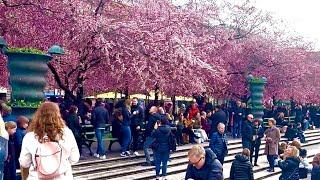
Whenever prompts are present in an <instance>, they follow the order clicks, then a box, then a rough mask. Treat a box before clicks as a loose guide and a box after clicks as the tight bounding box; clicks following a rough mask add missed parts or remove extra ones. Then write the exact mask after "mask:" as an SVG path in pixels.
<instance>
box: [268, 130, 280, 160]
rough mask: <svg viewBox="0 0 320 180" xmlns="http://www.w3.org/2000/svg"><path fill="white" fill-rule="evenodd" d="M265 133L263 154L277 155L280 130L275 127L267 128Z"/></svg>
mask: <svg viewBox="0 0 320 180" xmlns="http://www.w3.org/2000/svg"><path fill="white" fill-rule="evenodd" d="M264 134H265V135H266V146H265V151H264V154H266V155H278V148H279V141H280V137H281V135H280V130H279V129H278V128H277V127H275V126H274V127H272V128H269V129H267V130H266V131H265V133H264Z"/></svg>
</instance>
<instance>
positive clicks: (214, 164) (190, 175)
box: [185, 149, 223, 180]
mask: <svg viewBox="0 0 320 180" xmlns="http://www.w3.org/2000/svg"><path fill="white" fill-rule="evenodd" d="M187 179H195V180H223V173H222V165H221V163H220V161H219V160H218V159H217V156H216V155H215V153H214V152H212V150H211V149H206V157H205V164H204V166H203V167H202V168H200V169H197V168H196V167H194V166H193V165H192V164H189V165H188V167H187V172H186V177H185V180H187Z"/></svg>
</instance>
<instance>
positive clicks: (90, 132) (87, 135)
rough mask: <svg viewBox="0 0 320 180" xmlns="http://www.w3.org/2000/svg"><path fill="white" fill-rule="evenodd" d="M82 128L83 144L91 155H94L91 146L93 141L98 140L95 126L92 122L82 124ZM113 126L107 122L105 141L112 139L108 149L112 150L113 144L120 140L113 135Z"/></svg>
mask: <svg viewBox="0 0 320 180" xmlns="http://www.w3.org/2000/svg"><path fill="white" fill-rule="evenodd" d="M81 130H82V140H83V141H82V145H85V146H86V147H87V148H88V149H89V151H90V155H91V156H92V155H93V153H92V150H91V146H92V143H94V142H97V138H96V136H95V130H94V127H93V126H92V125H91V124H85V125H82V126H81ZM111 132H112V126H111V124H106V126H105V136H104V139H103V140H104V141H110V143H109V147H108V150H109V151H111V147H112V144H113V143H115V142H119V139H118V138H114V137H112V133H111Z"/></svg>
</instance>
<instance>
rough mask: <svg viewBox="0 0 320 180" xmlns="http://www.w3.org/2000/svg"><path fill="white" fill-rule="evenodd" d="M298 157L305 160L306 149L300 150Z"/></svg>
mask: <svg viewBox="0 0 320 180" xmlns="http://www.w3.org/2000/svg"><path fill="white" fill-rule="evenodd" d="M300 157H302V158H306V157H307V150H306V149H301V150H300Z"/></svg>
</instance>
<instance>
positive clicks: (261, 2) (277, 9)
mask: <svg viewBox="0 0 320 180" xmlns="http://www.w3.org/2000/svg"><path fill="white" fill-rule="evenodd" d="M174 1H176V2H177V3H183V2H186V0H174ZM255 1H256V7H258V8H259V9H262V10H265V11H268V12H270V13H271V14H272V15H273V16H274V17H275V18H279V19H283V20H284V21H285V22H286V23H287V27H288V28H290V29H291V32H292V33H295V34H297V35H300V36H302V37H304V38H305V39H306V40H308V41H311V42H313V43H314V45H315V49H316V50H318V51H320V0H255Z"/></svg>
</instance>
